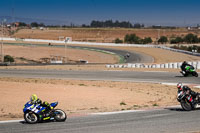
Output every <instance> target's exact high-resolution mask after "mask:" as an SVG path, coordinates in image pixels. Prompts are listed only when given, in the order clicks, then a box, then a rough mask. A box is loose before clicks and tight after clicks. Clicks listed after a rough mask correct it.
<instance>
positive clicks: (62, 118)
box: [54, 109, 67, 122]
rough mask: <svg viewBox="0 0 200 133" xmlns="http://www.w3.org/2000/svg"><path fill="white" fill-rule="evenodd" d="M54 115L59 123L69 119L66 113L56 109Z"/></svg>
mask: <svg viewBox="0 0 200 133" xmlns="http://www.w3.org/2000/svg"><path fill="white" fill-rule="evenodd" d="M54 113H55V116H54V118H55V120H56V121H58V122H63V121H65V120H66V119H67V115H66V113H65V112H64V111H63V110H61V109H56V110H55V112H54Z"/></svg>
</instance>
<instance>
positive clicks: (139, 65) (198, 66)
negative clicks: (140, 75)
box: [106, 61, 200, 69]
mask: <svg viewBox="0 0 200 133" xmlns="http://www.w3.org/2000/svg"><path fill="white" fill-rule="evenodd" d="M188 63H189V64H190V65H192V66H194V68H195V69H200V61H192V62H188ZM181 65H182V62H174V63H163V64H149V65H147V64H142V63H135V64H131V63H128V64H113V65H106V67H107V68H166V69H168V68H169V69H180V67H181Z"/></svg>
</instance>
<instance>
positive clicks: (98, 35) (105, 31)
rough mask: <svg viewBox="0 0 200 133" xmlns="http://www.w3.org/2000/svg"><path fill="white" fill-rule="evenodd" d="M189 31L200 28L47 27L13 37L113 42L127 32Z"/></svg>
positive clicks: (173, 33)
mask: <svg viewBox="0 0 200 133" xmlns="http://www.w3.org/2000/svg"><path fill="white" fill-rule="evenodd" d="M188 33H193V34H197V35H198V36H199V35H200V31H199V30H187V29H185V28H178V29H132V28H47V29H44V30H40V29H21V30H18V32H16V33H15V34H14V35H12V37H16V38H32V39H48V40H58V39H59V37H72V40H73V41H84V42H113V41H114V40H115V39H116V38H119V39H121V40H123V39H124V37H125V35H126V34H136V35H137V36H139V37H140V38H145V37H151V38H152V40H153V41H156V40H157V39H158V37H159V36H167V37H169V38H173V37H177V36H180V37H183V36H185V35H186V34H188Z"/></svg>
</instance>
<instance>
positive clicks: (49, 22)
mask: <svg viewBox="0 0 200 133" xmlns="http://www.w3.org/2000/svg"><path fill="white" fill-rule="evenodd" d="M4 19H6V23H12V22H24V23H27V24H30V23H32V22H37V23H44V24H45V25H70V23H69V22H68V21H64V20H63V21H62V20H48V19H34V18H23V17H14V18H13V17H11V16H0V22H2V21H3V20H4Z"/></svg>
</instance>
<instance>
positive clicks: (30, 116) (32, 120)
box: [24, 112, 39, 124]
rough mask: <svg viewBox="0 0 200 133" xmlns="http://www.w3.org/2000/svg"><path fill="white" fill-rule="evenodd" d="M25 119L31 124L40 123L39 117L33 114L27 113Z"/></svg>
mask: <svg viewBox="0 0 200 133" xmlns="http://www.w3.org/2000/svg"><path fill="white" fill-rule="evenodd" d="M24 119H25V121H26V122H27V123H29V124H35V123H37V122H38V120H39V119H38V116H37V115H36V114H35V113H33V112H27V113H25V114H24Z"/></svg>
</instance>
